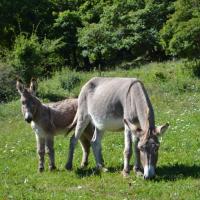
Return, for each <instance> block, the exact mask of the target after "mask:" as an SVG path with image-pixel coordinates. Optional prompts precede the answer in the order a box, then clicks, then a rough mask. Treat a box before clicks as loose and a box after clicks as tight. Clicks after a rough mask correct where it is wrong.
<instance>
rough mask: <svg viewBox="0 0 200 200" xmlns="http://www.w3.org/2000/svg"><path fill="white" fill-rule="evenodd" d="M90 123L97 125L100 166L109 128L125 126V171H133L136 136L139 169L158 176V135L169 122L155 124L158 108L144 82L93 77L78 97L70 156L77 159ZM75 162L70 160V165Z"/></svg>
mask: <svg viewBox="0 0 200 200" xmlns="http://www.w3.org/2000/svg"><path fill="white" fill-rule="evenodd" d="M89 123H93V125H94V126H95V131H94V135H93V137H92V140H91V145H92V148H93V151H94V155H95V159H96V167H97V168H99V169H101V168H102V157H101V138H102V135H103V133H104V132H105V131H106V130H108V131H121V130H123V129H124V140H125V148H124V168H123V175H124V176H128V174H129V161H130V157H131V155H132V140H134V138H135V148H134V149H135V157H136V159H135V166H134V170H135V171H136V173H141V172H142V173H143V177H144V179H150V178H153V177H154V176H155V168H156V163H157V159H158V149H159V140H158V136H159V135H161V134H162V133H164V132H165V131H166V130H167V128H168V126H169V124H168V123H167V124H165V125H162V126H159V127H156V126H155V120H154V111H153V107H152V105H151V102H150V99H149V97H148V95H147V92H146V90H145V88H144V86H143V84H142V83H141V82H140V81H139V80H137V79H134V78H101V77H97V78H93V79H91V80H90V81H88V82H87V83H86V84H85V85H84V86H83V87H82V89H81V92H80V95H79V97H78V110H77V114H76V117H75V119H74V121H73V123H72V125H71V126H70V128H69V131H70V130H71V129H72V128H73V127H75V125H76V129H75V135H74V137H73V139H72V140H71V144H70V153H69V156H70V158H69V160H72V159H73V153H74V148H75V145H76V143H77V140H78V139H79V137H81V135H82V133H83V131H84V130H85V128H86V127H87V125H88V124H89ZM71 167H72V163H68V164H67V168H68V169H70V168H71Z"/></svg>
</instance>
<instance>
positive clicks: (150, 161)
mask: <svg viewBox="0 0 200 200" xmlns="http://www.w3.org/2000/svg"><path fill="white" fill-rule="evenodd" d="M124 122H125V124H126V125H127V126H128V127H129V129H130V130H131V132H132V133H133V134H134V135H135V136H136V137H137V138H139V142H138V146H137V147H138V149H139V152H140V162H141V164H142V167H143V170H144V179H151V178H154V177H155V175H156V174H155V169H156V164H157V160H158V150H159V146H160V143H159V140H158V137H159V136H160V135H162V134H163V133H164V132H165V131H166V130H167V128H168V127H169V124H168V123H166V124H165V125H162V126H158V127H155V128H153V129H150V128H147V130H142V129H141V128H138V127H137V126H135V125H134V124H133V123H131V122H130V121H129V120H127V119H125V120H124Z"/></svg>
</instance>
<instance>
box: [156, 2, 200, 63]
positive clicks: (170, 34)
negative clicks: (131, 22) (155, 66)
mask: <svg viewBox="0 0 200 200" xmlns="http://www.w3.org/2000/svg"><path fill="white" fill-rule="evenodd" d="M160 35H161V44H162V46H163V48H164V49H165V50H166V53H167V54H169V55H173V56H175V57H181V58H191V59H192V58H195V59H197V58H198V59H199V58H200V2H199V0H190V1H189V0H178V1H177V2H176V4H175V12H174V14H173V15H172V16H171V17H170V19H169V20H168V21H167V23H166V25H165V26H164V27H163V29H162V30H161V31H160Z"/></svg>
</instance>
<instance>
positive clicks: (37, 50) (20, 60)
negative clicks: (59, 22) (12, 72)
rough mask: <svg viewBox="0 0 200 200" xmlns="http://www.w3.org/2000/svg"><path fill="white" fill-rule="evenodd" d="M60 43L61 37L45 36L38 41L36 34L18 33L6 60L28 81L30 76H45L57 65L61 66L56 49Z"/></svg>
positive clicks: (61, 61) (61, 62) (61, 60)
mask: <svg viewBox="0 0 200 200" xmlns="http://www.w3.org/2000/svg"><path fill="white" fill-rule="evenodd" d="M62 45H63V43H62V42H61V39H57V40H49V39H46V38H45V39H44V40H42V41H41V42H40V41H39V38H38V37H37V36H36V34H32V35H31V36H30V37H28V36H27V35H26V34H20V35H19V36H18V37H17V38H16V40H15V44H14V47H13V50H12V51H11V52H10V56H9V61H8V62H9V63H10V64H11V65H12V66H13V67H14V68H15V69H16V71H17V73H18V75H19V76H21V77H22V78H23V79H24V80H25V81H26V82H29V81H30V79H31V77H32V76H36V77H39V76H46V75H49V74H50V73H51V72H52V71H54V70H56V69H57V67H61V65H62V64H63V59H62V58H61V57H60V56H59V55H58V53H57V50H58V49H59V48H60V47H61V46H62Z"/></svg>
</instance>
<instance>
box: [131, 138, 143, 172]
mask: <svg viewBox="0 0 200 200" xmlns="http://www.w3.org/2000/svg"><path fill="white" fill-rule="evenodd" d="M138 142H139V139H138V138H133V143H134V151H135V162H134V167H133V170H134V171H135V173H136V174H137V175H142V174H143V173H142V167H141V162H140V150H139V149H138Z"/></svg>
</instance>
